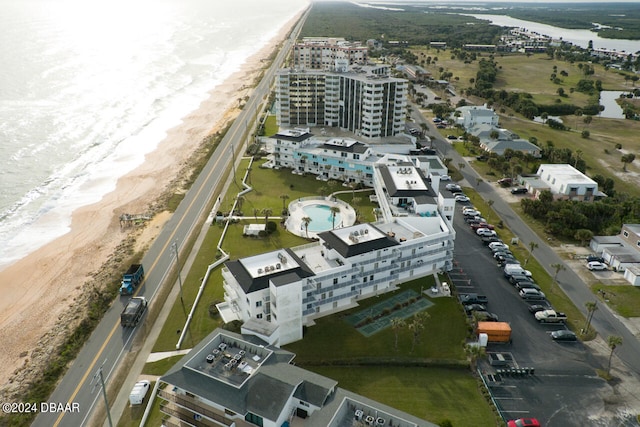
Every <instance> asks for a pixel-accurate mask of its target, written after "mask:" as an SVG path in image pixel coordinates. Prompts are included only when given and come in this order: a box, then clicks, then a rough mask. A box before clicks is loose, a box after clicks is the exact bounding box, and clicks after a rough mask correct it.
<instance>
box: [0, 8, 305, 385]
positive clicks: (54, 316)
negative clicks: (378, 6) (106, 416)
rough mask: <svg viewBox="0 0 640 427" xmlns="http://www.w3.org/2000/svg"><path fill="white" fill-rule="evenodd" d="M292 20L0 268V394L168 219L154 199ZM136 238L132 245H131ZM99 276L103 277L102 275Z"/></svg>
mask: <svg viewBox="0 0 640 427" xmlns="http://www.w3.org/2000/svg"><path fill="white" fill-rule="evenodd" d="M298 19H299V16H296V17H295V18H294V19H292V20H291V21H289V22H288V23H287V24H286V25H285V26H284V27H283V28H282V29H281V30H280V31H279V33H278V35H277V36H276V37H275V38H273V39H272V40H270V41H269V42H268V43H267V44H266V45H265V46H264V47H263V48H262V49H261V50H260V51H259V52H258V53H256V54H255V55H253V56H252V57H250V58H249V59H248V60H247V61H246V62H245V63H244V64H243V66H242V68H241V69H240V70H239V71H238V72H236V73H235V74H234V75H233V76H231V77H230V78H229V79H227V80H226V81H225V82H224V83H223V84H222V85H220V86H218V87H216V88H214V89H213V90H212V91H211V92H210V96H209V98H208V99H207V100H206V101H204V102H203V103H202V104H201V105H200V107H199V108H198V110H196V111H194V112H192V113H191V114H190V115H188V116H187V117H185V118H184V119H183V121H182V123H181V124H180V125H179V126H177V127H175V128H174V129H172V130H170V131H169V132H168V133H167V135H166V138H165V139H164V140H163V141H162V142H161V143H160V144H159V145H158V148H157V150H155V151H154V152H153V153H151V154H149V155H148V156H147V157H146V158H145V162H144V164H143V165H141V166H140V167H139V168H137V169H136V170H134V171H132V172H131V173H129V174H127V175H126V176H124V177H122V178H120V179H119V181H118V183H117V186H116V189H115V190H114V191H113V192H111V193H109V194H107V195H106V196H105V197H104V198H103V199H102V200H101V201H100V202H98V203H96V204H93V205H90V206H86V207H83V208H81V209H79V210H77V211H76V212H74V213H73V218H72V224H71V230H70V232H68V233H67V234H65V235H64V236H62V237H60V238H58V239H56V240H55V241H53V242H51V243H49V244H47V245H46V246H44V247H42V248H40V249H39V250H37V251H36V252H33V253H31V254H30V255H28V256H27V257H25V258H23V259H21V260H19V261H17V262H16V263H14V264H12V265H10V266H9V267H7V268H6V269H4V270H3V271H0V290H1V292H2V295H3V298H2V299H0V345H1V346H2V348H3V351H2V352H0V384H1V385H2V386H0V396H1V395H4V396H6V395H7V394H9V395H11V394H14V393H16V392H17V391H19V389H20V386H21V385H25V384H26V383H27V382H28V381H30V380H33V379H34V378H36V377H37V374H38V372H39V368H40V367H41V366H42V362H41V361H44V360H46V359H47V356H48V355H50V354H51V353H52V352H53V351H55V349H56V347H57V346H59V345H60V343H61V342H62V340H63V338H64V336H65V334H66V333H67V331H69V330H71V329H72V328H73V327H74V326H76V325H77V324H78V322H79V321H80V320H81V316H79V315H78V313H77V307H84V306H86V304H85V303H84V302H86V300H87V298H88V297H89V295H90V293H91V291H92V289H93V288H94V287H99V286H102V283H103V282H105V281H104V280H101V279H102V278H104V277H108V275H109V274H112V275H114V276H113V277H116V276H117V275H118V272H116V271H115V269H113V268H112V269H109V265H110V260H112V259H114V258H115V257H117V256H118V254H119V252H121V251H123V250H124V249H125V247H126V245H125V243H124V242H125V241H127V242H131V245H134V247H136V248H140V247H144V246H146V245H147V244H148V243H149V242H151V241H152V240H153V239H154V238H155V236H157V234H158V233H159V232H160V229H161V226H162V225H163V224H164V222H166V220H167V219H168V218H169V216H170V215H169V214H168V213H166V212H162V211H161V209H159V208H158V206H160V207H161V203H159V199H160V198H161V196H162V195H163V194H166V193H167V192H170V191H172V190H173V189H174V188H175V189H177V188H178V187H177V186H179V185H180V182H179V181H178V179H177V177H178V176H179V175H182V173H180V172H184V171H186V170H188V169H189V160H190V158H191V157H192V155H193V154H194V152H195V151H196V149H198V148H199V147H200V145H201V143H202V141H203V139H204V138H205V137H207V136H208V135H211V134H214V133H215V132H217V131H218V130H221V129H223V128H224V127H225V126H226V124H227V123H228V122H229V121H230V120H233V119H234V118H235V117H236V115H237V114H238V112H239V111H240V110H239V109H238V101H237V100H238V99H239V98H244V97H245V96H248V95H250V93H251V90H252V87H253V85H254V83H255V79H256V78H257V77H258V75H259V72H260V70H261V69H262V68H263V67H264V66H265V65H266V64H267V62H263V59H266V58H268V57H269V56H270V55H271V53H272V52H273V51H274V49H275V48H276V47H277V45H278V44H279V43H280V42H281V41H282V40H283V39H284V38H285V37H286V35H287V33H288V32H289V30H290V29H291V28H292V27H293V25H294V24H295V23H296V21H297V20H298ZM150 211H151V212H155V216H154V218H153V220H151V221H149V223H147V225H146V227H144V229H142V228H135V227H132V228H125V229H121V228H120V224H119V219H118V218H119V216H120V215H121V214H122V213H134V212H150ZM134 240H135V241H134ZM105 275H106V276H105Z"/></svg>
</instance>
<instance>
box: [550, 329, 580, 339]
mask: <svg viewBox="0 0 640 427" xmlns="http://www.w3.org/2000/svg"><path fill="white" fill-rule="evenodd" d="M551 338H553V339H554V340H555V341H577V340H578V337H577V336H576V334H574V333H573V332H572V331H570V330H568V329H560V330H559V331H553V332H551Z"/></svg>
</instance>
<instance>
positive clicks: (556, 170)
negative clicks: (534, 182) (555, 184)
mask: <svg viewBox="0 0 640 427" xmlns="http://www.w3.org/2000/svg"><path fill="white" fill-rule="evenodd" d="M547 173H548V174H550V175H551V178H552V179H554V178H555V179H556V180H558V181H563V182H570V183H572V184H594V185H595V184H596V182H595V181H594V180H592V179H591V178H589V177H588V176H586V175H585V174H583V173H582V172H580V171H579V170H578V169H576V168H574V167H573V166H571V165H568V164H549V163H547V164H542V165H540V167H539V168H538V175H540V176H541V178H542V179H546V177H545V176H543V174H547Z"/></svg>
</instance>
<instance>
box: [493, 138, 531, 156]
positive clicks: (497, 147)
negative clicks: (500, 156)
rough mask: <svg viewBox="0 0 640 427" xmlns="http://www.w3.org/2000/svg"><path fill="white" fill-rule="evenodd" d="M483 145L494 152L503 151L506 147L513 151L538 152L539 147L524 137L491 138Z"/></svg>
mask: <svg viewBox="0 0 640 427" xmlns="http://www.w3.org/2000/svg"><path fill="white" fill-rule="evenodd" d="M485 146H486V147H487V150H489V151H493V152H495V153H500V152H504V150H506V149H507V148H510V149H512V150H514V151H528V152H539V151H540V147H538V146H537V145H535V144H532V143H531V142H529V141H527V140H525V139H513V140H501V139H500V140H492V141H488V142H485Z"/></svg>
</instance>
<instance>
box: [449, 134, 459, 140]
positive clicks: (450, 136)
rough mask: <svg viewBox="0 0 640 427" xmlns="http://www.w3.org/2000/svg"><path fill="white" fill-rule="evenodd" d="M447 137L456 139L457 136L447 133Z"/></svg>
mask: <svg viewBox="0 0 640 427" xmlns="http://www.w3.org/2000/svg"><path fill="white" fill-rule="evenodd" d="M447 139H451V140H453V139H458V137H457V136H455V135H447Z"/></svg>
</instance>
